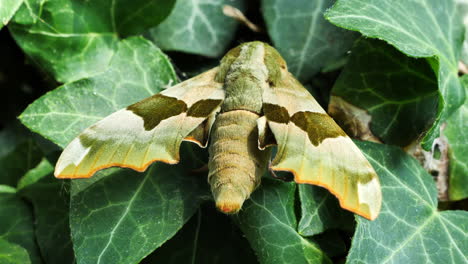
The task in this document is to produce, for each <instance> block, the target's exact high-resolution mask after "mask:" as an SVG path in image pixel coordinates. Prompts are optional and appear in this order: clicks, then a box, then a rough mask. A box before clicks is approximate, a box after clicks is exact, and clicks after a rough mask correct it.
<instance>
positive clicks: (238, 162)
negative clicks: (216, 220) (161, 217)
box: [208, 110, 270, 213]
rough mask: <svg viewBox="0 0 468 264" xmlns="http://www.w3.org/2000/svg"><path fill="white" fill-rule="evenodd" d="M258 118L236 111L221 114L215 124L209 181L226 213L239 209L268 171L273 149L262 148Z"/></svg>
mask: <svg viewBox="0 0 468 264" xmlns="http://www.w3.org/2000/svg"><path fill="white" fill-rule="evenodd" d="M258 118H259V116H258V115H257V114H255V113H252V112H249V111H244V110H235V111H229V112H225V113H222V114H220V115H219V116H218V117H217V119H216V121H215V123H214V125H213V130H212V133H211V145H210V148H209V152H210V160H209V162H208V167H209V170H210V171H209V174H208V181H209V183H210V185H211V191H212V193H213V196H214V199H215V202H216V207H217V208H218V209H219V210H220V211H222V212H224V213H236V212H237V211H239V210H240V208H241V207H242V204H243V203H244V201H245V200H246V199H247V198H249V196H250V194H251V193H252V192H253V191H254V190H255V188H256V187H257V186H258V185H259V184H260V179H261V177H262V175H263V174H264V173H265V171H266V168H267V165H268V160H269V158H270V151H269V150H264V151H261V150H259V149H258V130H257V122H256V121H257V119H258Z"/></svg>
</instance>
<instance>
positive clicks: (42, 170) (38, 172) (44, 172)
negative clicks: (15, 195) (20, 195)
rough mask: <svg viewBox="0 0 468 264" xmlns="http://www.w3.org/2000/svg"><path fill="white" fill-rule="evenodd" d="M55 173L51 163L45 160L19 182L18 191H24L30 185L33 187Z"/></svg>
mask: <svg viewBox="0 0 468 264" xmlns="http://www.w3.org/2000/svg"><path fill="white" fill-rule="evenodd" d="M53 171H54V167H53V166H52V164H50V162H49V161H48V160H47V159H45V158H43V159H42V160H41V161H40V162H39V164H38V165H37V166H36V167H35V168H32V169H30V170H29V171H28V172H27V173H26V174H25V175H24V176H23V177H22V178H21V179H20V181H19V182H18V189H23V188H25V187H27V186H29V185H32V184H34V183H36V182H38V181H40V180H41V179H42V178H44V177H46V176H48V175H50V174H51V173H52V172H53Z"/></svg>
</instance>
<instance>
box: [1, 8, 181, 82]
mask: <svg viewBox="0 0 468 264" xmlns="http://www.w3.org/2000/svg"><path fill="white" fill-rule="evenodd" d="M25 1H26V2H25V4H24V5H23V6H22V7H21V8H20V9H19V10H18V12H17V14H16V15H15V17H14V19H13V22H14V23H12V24H10V25H9V29H10V31H11V33H12V35H13V37H14V38H15V40H16V42H17V43H18V45H19V46H20V47H21V48H22V49H23V50H24V52H25V53H26V54H28V55H29V56H30V58H31V59H33V61H34V62H35V63H37V64H39V66H41V67H42V68H43V69H44V70H45V71H46V72H49V73H51V74H52V75H53V76H54V78H55V79H56V80H57V81H59V82H70V81H74V80H78V79H82V78H86V77H90V76H94V75H96V74H97V73H101V72H103V71H105V70H107V67H108V65H109V63H110V61H111V59H112V57H113V56H114V55H115V52H116V50H117V49H118V46H119V45H118V40H119V35H130V34H137V33H140V32H141V31H143V30H146V29H149V28H150V27H154V26H156V25H157V24H158V23H160V22H161V21H162V20H163V19H164V17H166V16H167V15H168V14H169V12H170V11H171V9H172V6H173V4H174V0H169V1H165V0H149V1H144V0H136V1H111V0H102V1H99V3H96V2H88V1H81V2H79V3H77V2H76V1H74V0H56V1H46V2H44V1H39V0H25Z"/></svg>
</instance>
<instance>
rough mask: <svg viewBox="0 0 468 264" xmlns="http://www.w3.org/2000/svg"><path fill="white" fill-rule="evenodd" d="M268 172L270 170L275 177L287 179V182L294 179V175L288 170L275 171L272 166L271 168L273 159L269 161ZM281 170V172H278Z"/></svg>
mask: <svg viewBox="0 0 468 264" xmlns="http://www.w3.org/2000/svg"><path fill="white" fill-rule="evenodd" d="M268 172H270V175H271V176H272V177H273V178H275V179H278V180H282V181H286V182H290V181H292V180H294V176H293V175H291V173H289V172H286V171H274V170H273V169H272V168H271V160H270V161H269V163H268ZM277 172H279V174H278V173H277Z"/></svg>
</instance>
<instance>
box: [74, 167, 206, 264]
mask: <svg viewBox="0 0 468 264" xmlns="http://www.w3.org/2000/svg"><path fill="white" fill-rule="evenodd" d="M200 180H202V179H200V178H196V177H190V175H187V174H186V173H185V172H184V170H183V168H182V166H179V165H176V166H170V165H165V164H161V163H158V164H153V165H152V166H151V167H150V168H149V169H148V171H147V172H145V173H144V174H141V173H137V172H134V171H129V170H119V171H118V172H116V173H113V174H112V175H110V176H107V177H105V178H102V179H101V180H100V181H98V182H95V183H94V184H92V185H90V186H89V187H88V188H86V189H84V190H82V191H81V192H79V193H77V194H75V195H74V196H72V198H71V211H70V226H71V229H72V236H73V242H74V248H75V253H76V257H77V260H78V263H136V262H138V261H140V260H141V259H143V258H144V257H145V256H147V255H148V254H150V253H151V252H152V251H153V250H154V249H156V248H157V247H159V246H161V245H162V244H163V243H164V242H165V241H167V240H168V239H169V238H171V237H172V236H173V235H174V234H175V233H176V232H177V231H178V230H179V229H180V228H181V227H182V226H183V225H184V224H185V222H186V221H187V220H188V219H189V218H190V217H191V216H192V215H193V214H194V213H195V211H196V209H197V208H198V206H199V204H200V202H201V200H202V197H204V196H205V195H206V189H204V188H202V186H203V185H202V184H201V182H202V181H200ZM203 183H204V181H203ZM205 185H206V183H205Z"/></svg>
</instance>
